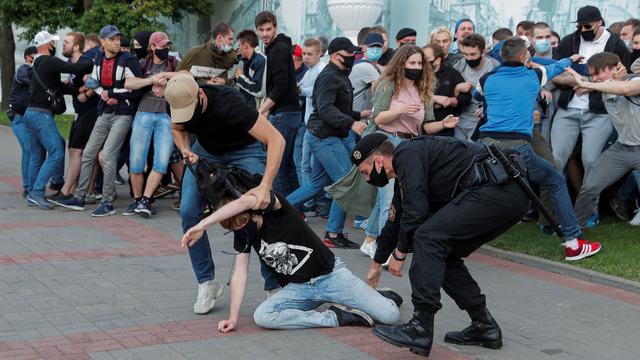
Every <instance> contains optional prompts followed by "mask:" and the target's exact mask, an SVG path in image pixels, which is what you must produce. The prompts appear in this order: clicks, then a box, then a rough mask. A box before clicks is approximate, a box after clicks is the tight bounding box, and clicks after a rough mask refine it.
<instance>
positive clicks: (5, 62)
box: [0, 13, 16, 110]
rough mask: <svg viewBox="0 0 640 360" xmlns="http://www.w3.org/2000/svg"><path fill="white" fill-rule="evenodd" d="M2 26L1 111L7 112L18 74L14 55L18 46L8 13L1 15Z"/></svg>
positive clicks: (0, 49)
mask: <svg viewBox="0 0 640 360" xmlns="http://www.w3.org/2000/svg"><path fill="white" fill-rule="evenodd" d="M0 18H1V19H2V25H0V73H2V77H1V78H0V82H1V84H2V104H0V110H6V109H7V108H8V107H9V96H10V95H11V83H12V82H13V76H14V74H15V72H16V61H15V58H14V54H15V52H16V44H15V42H14V41H13V29H12V28H11V19H10V18H8V16H7V14H6V13H3V14H1V15H0Z"/></svg>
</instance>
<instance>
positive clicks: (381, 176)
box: [367, 164, 389, 187]
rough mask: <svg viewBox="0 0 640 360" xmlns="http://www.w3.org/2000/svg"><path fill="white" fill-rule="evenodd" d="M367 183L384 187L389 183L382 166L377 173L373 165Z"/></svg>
mask: <svg viewBox="0 0 640 360" xmlns="http://www.w3.org/2000/svg"><path fill="white" fill-rule="evenodd" d="M367 182H368V183H369V184H371V185H373V186H377V187H385V186H386V185H387V184H388V183H389V177H388V176H387V170H385V168H384V166H383V167H382V170H381V171H380V172H378V171H377V170H376V166H375V164H374V165H373V169H371V173H370V174H369V180H367Z"/></svg>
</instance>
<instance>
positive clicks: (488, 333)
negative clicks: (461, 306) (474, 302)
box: [444, 305, 502, 349]
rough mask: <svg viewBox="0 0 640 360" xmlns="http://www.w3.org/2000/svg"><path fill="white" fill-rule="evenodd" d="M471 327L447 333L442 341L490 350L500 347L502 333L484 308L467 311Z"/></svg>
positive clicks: (479, 307)
mask: <svg viewBox="0 0 640 360" xmlns="http://www.w3.org/2000/svg"><path fill="white" fill-rule="evenodd" d="M467 312H468V313H469V316H471V325H470V326H468V327H467V328H465V329H464V330H462V331H452V332H448V333H447V334H446V335H445V336H444V341H445V342H448V343H453V344H458V345H482V346H484V347H486V348H490V349H499V348H501V347H502V331H500V326H498V323H497V322H496V321H495V319H494V318H493V316H491V313H489V310H488V309H487V307H486V306H484V305H482V306H478V307H475V308H472V309H469V310H467Z"/></svg>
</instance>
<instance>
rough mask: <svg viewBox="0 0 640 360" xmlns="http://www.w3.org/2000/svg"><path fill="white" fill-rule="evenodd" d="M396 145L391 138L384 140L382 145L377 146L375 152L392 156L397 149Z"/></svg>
mask: <svg viewBox="0 0 640 360" xmlns="http://www.w3.org/2000/svg"><path fill="white" fill-rule="evenodd" d="M395 149H396V147H395V145H393V143H392V142H391V141H389V140H384V141H383V142H381V143H380V145H378V147H377V148H376V151H374V152H373V153H374V154H380V155H383V156H391V155H393V152H394V151H395Z"/></svg>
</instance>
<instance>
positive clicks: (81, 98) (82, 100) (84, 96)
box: [77, 93, 87, 103]
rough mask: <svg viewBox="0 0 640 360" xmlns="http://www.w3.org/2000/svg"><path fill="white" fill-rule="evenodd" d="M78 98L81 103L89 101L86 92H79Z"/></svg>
mask: <svg viewBox="0 0 640 360" xmlns="http://www.w3.org/2000/svg"><path fill="white" fill-rule="evenodd" d="M77 99H78V101H80V102H81V103H83V102H86V101H87V95H85V94H84V93H80V94H78V96H77Z"/></svg>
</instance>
